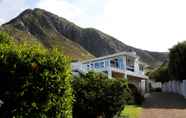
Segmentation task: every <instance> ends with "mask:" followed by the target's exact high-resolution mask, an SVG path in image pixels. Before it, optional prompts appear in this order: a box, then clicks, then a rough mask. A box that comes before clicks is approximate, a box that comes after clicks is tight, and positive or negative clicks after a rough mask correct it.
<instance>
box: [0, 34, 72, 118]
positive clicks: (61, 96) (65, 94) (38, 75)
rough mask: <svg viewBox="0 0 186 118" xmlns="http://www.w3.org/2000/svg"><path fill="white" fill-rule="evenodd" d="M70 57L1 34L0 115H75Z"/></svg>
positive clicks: (64, 117)
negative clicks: (1, 103)
mask: <svg viewBox="0 0 186 118" xmlns="http://www.w3.org/2000/svg"><path fill="white" fill-rule="evenodd" d="M71 80H72V79H71V69H70V62H69V59H68V58H66V57H65V56H63V55H62V54H61V53H59V52H58V51H57V50H52V51H48V50H46V49H44V48H43V47H42V46H41V45H39V44H37V43H31V42H29V43H28V42H23V43H19V44H16V42H14V41H13V40H12V38H11V37H9V36H8V35H7V34H6V33H0V99H1V100H2V101H3V102H4V104H3V105H2V107H1V108H0V117H15V118H28V117H29V118H71V117H72V100H73V96H72V87H71Z"/></svg>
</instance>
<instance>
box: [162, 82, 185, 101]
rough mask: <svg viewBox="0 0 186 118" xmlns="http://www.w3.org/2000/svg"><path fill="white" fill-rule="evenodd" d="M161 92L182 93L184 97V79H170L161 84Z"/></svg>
mask: <svg viewBox="0 0 186 118" xmlns="http://www.w3.org/2000/svg"><path fill="white" fill-rule="evenodd" d="M162 91H163V92H173V93H178V94H180V95H183V96H184V97H185V98H186V80H183V81H182V82H181V81H176V80H172V81H169V82H165V83H163V84H162Z"/></svg>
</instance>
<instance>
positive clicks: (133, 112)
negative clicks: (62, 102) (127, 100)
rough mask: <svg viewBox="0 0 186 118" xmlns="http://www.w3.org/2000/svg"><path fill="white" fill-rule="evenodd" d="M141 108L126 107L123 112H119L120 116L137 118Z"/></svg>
mask: <svg viewBox="0 0 186 118" xmlns="http://www.w3.org/2000/svg"><path fill="white" fill-rule="evenodd" d="M141 111H142V108H141V107H140V106H135V105H126V106H125V108H124V110H123V111H122V112H121V116H124V117H126V118H138V117H139V115H140V113H141Z"/></svg>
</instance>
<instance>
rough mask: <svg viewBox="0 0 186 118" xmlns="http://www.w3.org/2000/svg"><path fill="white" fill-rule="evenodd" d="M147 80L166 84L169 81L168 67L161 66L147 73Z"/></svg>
mask: <svg viewBox="0 0 186 118" xmlns="http://www.w3.org/2000/svg"><path fill="white" fill-rule="evenodd" d="M149 78H150V79H152V80H155V81H156V82H167V81H169V80H170V79H171V78H170V75H169V72H168V65H167V64H162V65H161V66H160V67H159V68H157V69H155V70H153V71H152V72H150V73H149Z"/></svg>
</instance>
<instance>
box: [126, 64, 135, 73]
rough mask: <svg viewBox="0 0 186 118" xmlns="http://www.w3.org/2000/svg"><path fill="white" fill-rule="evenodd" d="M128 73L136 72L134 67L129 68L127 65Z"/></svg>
mask: <svg viewBox="0 0 186 118" xmlns="http://www.w3.org/2000/svg"><path fill="white" fill-rule="evenodd" d="M127 71H131V72H134V71H135V70H134V66H129V65H127Z"/></svg>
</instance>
